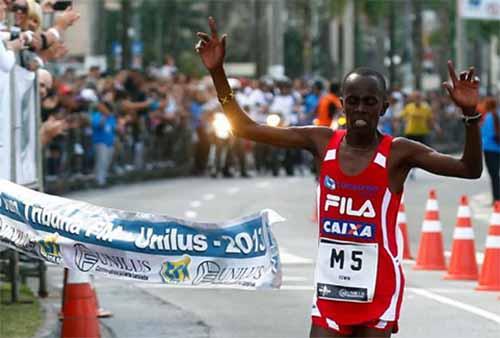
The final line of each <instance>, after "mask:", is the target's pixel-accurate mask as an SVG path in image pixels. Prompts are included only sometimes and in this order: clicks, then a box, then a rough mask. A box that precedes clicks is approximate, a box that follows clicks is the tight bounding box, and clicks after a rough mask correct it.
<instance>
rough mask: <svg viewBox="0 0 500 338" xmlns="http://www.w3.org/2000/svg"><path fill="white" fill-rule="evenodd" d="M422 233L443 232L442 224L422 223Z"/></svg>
mask: <svg viewBox="0 0 500 338" xmlns="http://www.w3.org/2000/svg"><path fill="white" fill-rule="evenodd" d="M422 232H441V222H440V221H429V220H424V222H423V223H422Z"/></svg>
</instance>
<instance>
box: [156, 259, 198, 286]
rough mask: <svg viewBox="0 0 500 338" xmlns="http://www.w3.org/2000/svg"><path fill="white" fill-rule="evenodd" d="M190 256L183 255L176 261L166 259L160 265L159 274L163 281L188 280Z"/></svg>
mask: <svg viewBox="0 0 500 338" xmlns="http://www.w3.org/2000/svg"><path fill="white" fill-rule="evenodd" d="M190 263H191V257H189V256H183V258H182V259H181V260H178V261H166V262H164V263H163V264H162V265H161V270H160V276H161V278H162V279H163V281H164V282H165V283H179V282H184V281H187V280H190V276H189V264H190Z"/></svg>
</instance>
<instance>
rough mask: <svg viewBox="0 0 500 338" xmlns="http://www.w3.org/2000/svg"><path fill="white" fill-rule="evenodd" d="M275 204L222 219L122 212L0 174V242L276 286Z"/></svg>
mask: <svg viewBox="0 0 500 338" xmlns="http://www.w3.org/2000/svg"><path fill="white" fill-rule="evenodd" d="M282 221H284V219H283V218H282V217H281V216H279V215H278V214H277V213H276V212H274V211H272V210H263V211H261V212H260V213H258V214H255V215H251V216H248V217H244V218H240V219H236V220H233V221H228V222H222V223H201V222H190V221H185V220H180V219H175V218H171V217H167V216H159V215H153V214H148V213H139V212H127V211H122V210H116V209H109V208H103V207H98V206H94V205H91V204H89V203H85V202H79V201H74V200H70V199H66V198H61V197H56V196H51V195H47V194H43V193H39V192H36V191H33V190H30V189H27V188H24V187H21V186H19V185H17V184H14V183H12V182H9V181H5V180H0V245H4V246H8V247H10V248H13V249H16V250H18V251H20V252H23V253H25V254H27V255H30V256H33V257H36V258H38V259H42V260H44V261H47V262H51V263H55V264H60V265H64V266H66V267H68V268H70V269H75V270H78V271H82V272H87V273H91V274H96V275H102V276H105V277H111V278H118V279H125V280H133V281H140V282H151V283H165V284H172V285H181V286H183V285H184V286H200V287H204V286H208V287H214V286H220V287H232V288H235V287H236V288H252V289H269V288H279V287H280V286H281V277H282V273H281V261H280V256H279V250H278V243H277V242H276V239H275V237H274V235H273V233H272V231H271V225H272V224H274V223H276V222H282Z"/></svg>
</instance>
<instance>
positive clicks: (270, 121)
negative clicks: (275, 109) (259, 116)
mask: <svg viewBox="0 0 500 338" xmlns="http://www.w3.org/2000/svg"><path fill="white" fill-rule="evenodd" d="M280 122H281V117H280V116H279V115H278V114H270V115H268V116H267V118H266V123H267V125H268V126H270V127H277V126H279V124H280Z"/></svg>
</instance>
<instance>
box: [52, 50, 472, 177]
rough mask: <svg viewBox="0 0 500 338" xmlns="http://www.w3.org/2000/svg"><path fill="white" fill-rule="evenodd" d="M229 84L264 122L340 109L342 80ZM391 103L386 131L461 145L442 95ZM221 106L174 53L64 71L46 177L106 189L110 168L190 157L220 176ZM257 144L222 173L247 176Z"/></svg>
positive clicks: (233, 155)
mask: <svg viewBox="0 0 500 338" xmlns="http://www.w3.org/2000/svg"><path fill="white" fill-rule="evenodd" d="M230 82H231V86H232V87H233V90H234V91H235V93H236V99H237V100H238V101H239V103H240V104H241V106H242V107H244V109H245V110H246V111H247V112H248V113H249V115H250V116H251V117H252V118H253V119H255V120H256V121H258V122H259V123H266V122H267V117H268V116H269V114H278V115H279V116H280V117H281V120H282V121H281V123H280V125H281V126H287V125H297V126H300V125H308V124H319V125H329V124H330V123H332V121H333V120H335V118H336V117H337V116H341V114H342V113H341V106H340V100H339V96H340V93H339V85H338V84H337V83H326V82H325V81H321V80H316V81H306V80H302V79H295V80H293V81H292V80H290V79H288V78H286V77H282V78H275V79H272V78H266V77H265V78H261V79H259V80H252V79H243V78H239V79H236V78H232V79H231V80H230ZM327 88H328V90H327ZM389 101H390V107H389V109H388V110H387V112H386V114H385V115H384V116H383V117H382V118H381V120H380V130H381V131H383V132H384V133H390V134H392V135H396V136H397V135H405V136H407V137H410V138H412V139H415V140H417V141H420V142H424V143H428V144H431V143H432V144H433V145H434V146H436V144H442V145H443V146H449V147H450V150H451V151H453V150H456V149H457V150H458V149H459V147H460V142H457V141H459V140H463V137H464V135H463V128H462V125H461V122H460V112H458V111H457V110H456V109H455V107H454V105H453V104H452V102H451V101H450V100H449V99H448V98H447V96H446V95H441V94H440V93H434V92H430V93H427V95H426V96H425V97H424V96H423V95H422V94H421V93H420V92H413V93H409V94H405V93H404V92H402V91H401V90H398V89H395V90H393V91H392V92H391V94H390V97H389ZM219 111H221V107H220V106H219V103H218V100H217V96H216V92H215V90H214V88H213V85H212V83H211V81H210V80H209V78H192V77H189V76H186V75H185V74H183V73H182V72H181V71H179V70H178V69H177V68H176V67H175V60H174V59H173V58H172V57H170V56H167V57H166V62H165V65H163V66H162V67H159V68H149V69H148V70H147V71H146V72H140V71H137V70H121V71H119V72H117V73H115V74H109V73H106V72H104V71H103V70H101V69H99V67H97V66H94V67H91V68H90V69H89V70H88V71H87V72H86V73H84V74H80V73H77V71H76V70H75V69H73V68H67V69H66V71H65V72H64V73H63V74H61V75H60V76H58V77H56V78H55V79H54V86H53V90H51V91H50V92H49V93H48V95H47V96H46V97H45V98H44V99H43V101H42V118H43V120H44V121H46V120H49V119H55V120H64V121H65V123H66V124H67V127H68V129H67V131H66V133H65V134H63V135H61V136H59V137H57V138H56V139H54V140H53V141H52V142H51V143H50V144H49V145H48V146H47V148H46V174H47V175H48V177H49V179H50V178H54V179H55V178H57V177H61V176H65V177H68V176H76V177H78V176H82V175H83V176H86V175H95V179H96V181H97V183H98V184H99V185H100V186H105V185H106V184H107V182H108V180H107V176H108V173H113V174H117V175H120V174H123V173H127V172H134V171H144V170H155V169H156V168H158V167H165V166H166V167H168V166H171V167H174V166H178V165H183V164H190V168H191V170H190V171H189V172H188V173H189V174H193V175H206V174H213V176H216V174H217V173H214V172H213V170H215V168H214V166H215V164H214V161H215V159H214V158H213V157H214V154H213V152H212V151H211V150H210V149H211V148H213V147H214V145H215V143H216V142H215V140H214V137H215V136H214V135H213V128H212V126H211V121H212V119H213V116H214V114H215V113H216V112H219ZM455 148H456V149H455ZM254 150H257V147H254V145H253V144H251V143H249V142H247V141H241V140H236V139H233V140H231V150H230V151H229V153H228V154H227V156H226V158H225V159H224V160H225V161H227V165H224V166H223V167H224V176H233V175H235V174H236V173H237V172H239V174H240V175H241V176H248V171H247V169H248V167H250V168H252V167H253V168H255V166H257V164H256V163H255V162H256V157H257V156H258V154H254ZM254 155H257V156H254ZM303 161H304V159H303V158H302V157H301V156H297V158H296V163H295V164H296V166H297V167H298V168H299V169H303V168H302V167H308V166H309V164H308V163H302V162H303ZM301 171H302V170H301Z"/></svg>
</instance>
